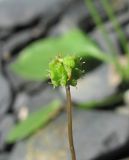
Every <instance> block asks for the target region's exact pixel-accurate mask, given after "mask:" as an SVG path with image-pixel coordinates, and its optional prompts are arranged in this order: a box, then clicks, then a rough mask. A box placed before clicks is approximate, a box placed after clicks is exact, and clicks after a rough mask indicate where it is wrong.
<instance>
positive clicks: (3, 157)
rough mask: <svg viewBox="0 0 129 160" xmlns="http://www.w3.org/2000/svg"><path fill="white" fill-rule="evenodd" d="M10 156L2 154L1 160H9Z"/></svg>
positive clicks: (0, 155)
mask: <svg viewBox="0 0 129 160" xmlns="http://www.w3.org/2000/svg"><path fill="white" fill-rule="evenodd" d="M8 158H9V155H8V153H4V154H0V160H8Z"/></svg>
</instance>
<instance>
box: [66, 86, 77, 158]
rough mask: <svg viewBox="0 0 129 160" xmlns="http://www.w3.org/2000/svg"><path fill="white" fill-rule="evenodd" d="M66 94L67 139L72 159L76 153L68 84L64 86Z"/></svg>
mask: <svg viewBox="0 0 129 160" xmlns="http://www.w3.org/2000/svg"><path fill="white" fill-rule="evenodd" d="M66 96H67V117H68V140H69V149H70V153H71V158H72V160H76V154H75V149H74V143H73V129H72V103H71V93H70V86H69V85H67V86H66Z"/></svg>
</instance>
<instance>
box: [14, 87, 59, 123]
mask: <svg viewBox="0 0 129 160" xmlns="http://www.w3.org/2000/svg"><path fill="white" fill-rule="evenodd" d="M56 99H59V100H61V97H60V94H59V92H58V91H57V90H56V89H53V88H51V87H46V88H44V89H42V90H41V91H37V92H36V93H34V94H33V95H30V94H27V93H26V92H22V93H19V94H18V95H17V96H16V100H15V102H14V106H13V109H14V112H15V113H16V116H17V118H18V119H19V120H23V119H25V118H26V117H27V116H28V114H30V113H31V112H35V111H38V109H40V108H41V107H43V106H45V105H47V104H49V103H51V102H52V101H53V100H56Z"/></svg>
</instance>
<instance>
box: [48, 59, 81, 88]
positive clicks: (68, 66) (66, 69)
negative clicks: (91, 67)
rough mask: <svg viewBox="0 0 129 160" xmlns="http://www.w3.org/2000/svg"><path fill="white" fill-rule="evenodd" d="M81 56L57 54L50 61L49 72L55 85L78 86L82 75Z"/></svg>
mask: <svg viewBox="0 0 129 160" xmlns="http://www.w3.org/2000/svg"><path fill="white" fill-rule="evenodd" d="M80 65H81V64H80V61H79V58H76V57H75V56H66V57H64V58H62V57H60V56H57V57H56V58H55V59H54V60H52V61H51V62H50V63H49V73H50V78H51V82H52V84H53V85H54V87H57V86H66V85H71V86H76V85H77V79H79V78H80V76H81V75H82V71H81V67H80Z"/></svg>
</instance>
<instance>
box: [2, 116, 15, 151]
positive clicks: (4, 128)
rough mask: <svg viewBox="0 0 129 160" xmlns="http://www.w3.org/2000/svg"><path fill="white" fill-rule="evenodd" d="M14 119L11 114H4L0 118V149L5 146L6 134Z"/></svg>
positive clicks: (12, 125)
mask: <svg viewBox="0 0 129 160" xmlns="http://www.w3.org/2000/svg"><path fill="white" fill-rule="evenodd" d="M14 124H15V119H14V117H13V116H12V115H6V116H5V117H3V119H1V120H0V150H3V149H4V148H5V145H6V144H5V141H6V136H7V135H8V134H9V131H10V130H11V129H12V128H13V127H14Z"/></svg>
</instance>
